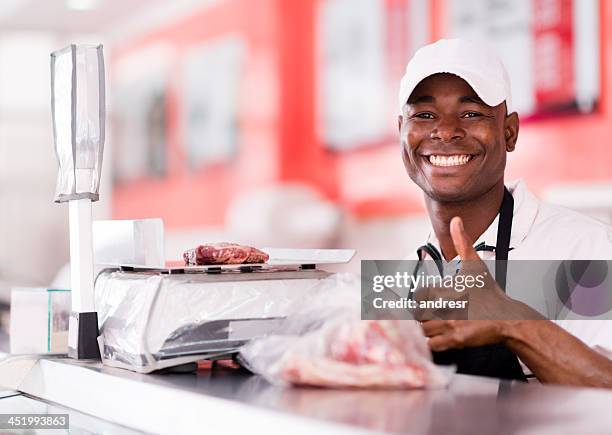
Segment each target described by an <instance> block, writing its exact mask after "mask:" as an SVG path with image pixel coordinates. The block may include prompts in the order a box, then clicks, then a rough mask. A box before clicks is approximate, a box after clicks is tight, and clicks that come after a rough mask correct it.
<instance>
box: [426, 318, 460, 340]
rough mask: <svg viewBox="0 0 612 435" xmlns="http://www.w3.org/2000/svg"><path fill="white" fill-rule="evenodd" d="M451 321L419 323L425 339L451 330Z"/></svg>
mask: <svg viewBox="0 0 612 435" xmlns="http://www.w3.org/2000/svg"><path fill="white" fill-rule="evenodd" d="M452 324H453V322H452V320H450V321H449V320H428V321H426V322H423V323H421V328H423V334H425V337H433V336H434V335H438V334H442V333H444V332H446V331H449V330H450V329H452Z"/></svg>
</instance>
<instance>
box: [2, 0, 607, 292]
mask: <svg viewBox="0 0 612 435" xmlns="http://www.w3.org/2000/svg"><path fill="white" fill-rule="evenodd" d="M611 24H612V3H611V2H608V1H605V0H600V1H598V0H469V1H465V0H199V1H196V0H173V1H167V0H2V1H1V2H0V210H1V211H2V212H1V213H0V289H3V290H5V291H4V292H3V293H4V294H8V292H7V291H6V290H7V289H8V288H10V287H11V286H15V285H23V286H26V285H27V286H50V285H58V286H61V285H67V284H66V281H65V279H64V278H62V276H63V277H65V276H66V274H65V269H64V274H63V275H62V273H60V270H61V269H62V267H63V266H64V265H65V264H66V263H67V262H68V257H69V254H68V252H69V251H68V249H69V243H68V208H67V206H66V204H63V205H58V204H54V203H53V197H54V189H55V181H56V175H57V163H56V160H55V155H54V151H53V135H52V126H51V111H50V74H49V54H50V53H51V52H52V51H54V50H57V49H59V48H62V47H64V46H66V45H68V44H70V43H102V44H104V50H105V57H106V81H107V93H108V94H107V95H108V99H107V108H108V121H107V140H106V146H105V155H104V165H103V174H102V185H101V189H100V196H101V201H99V202H97V203H95V204H94V215H95V217H96V218H99V219H110V218H112V219H136V218H147V217H161V218H163V219H164V223H165V229H166V257H167V258H168V259H178V258H180V255H181V253H182V251H183V250H185V249H187V248H190V247H193V246H194V245H196V244H198V243H202V242H211V241H237V242H243V243H249V244H252V245H255V246H276V247H346V248H354V249H357V250H358V255H357V257H356V259H355V260H354V261H353V262H351V264H349V265H347V266H346V267H345V269H349V270H353V271H357V270H359V262H358V260H359V259H361V258H376V259H390V258H402V257H404V256H406V255H407V254H408V253H410V252H412V250H414V248H415V247H416V246H418V245H419V244H420V242H422V241H423V240H424V238H425V237H426V234H427V228H428V225H427V218H426V216H425V214H424V208H423V200H422V196H421V194H420V191H419V190H418V188H416V186H414V185H413V184H412V183H411V181H410V179H409V178H408V176H407V175H406V173H405V171H404V168H403V165H402V160H401V157H400V153H399V139H398V135H397V108H396V106H397V103H396V93H397V89H398V84H399V79H400V77H401V75H402V73H403V70H404V68H405V65H406V62H407V61H408V59H409V58H410V56H411V55H412V53H413V52H414V51H415V50H416V49H417V48H418V47H419V46H421V45H423V44H426V43H428V42H432V41H434V40H436V39H438V38H441V37H446V36H466V37H471V38H479V39H483V40H486V41H487V42H489V43H490V44H492V45H493V46H494V47H496V48H497V49H498V51H499V53H500V54H501V55H502V57H503V59H504V61H505V63H506V65H507V67H508V69H509V71H510V74H511V78H512V82H513V87H514V88H513V93H514V95H513V99H514V101H515V102H516V104H515V107H516V108H517V110H518V112H519V115H520V116H521V121H522V123H521V131H520V135H519V142H518V145H517V149H516V152H514V153H513V154H511V155H510V157H509V164H508V165H509V167H508V172H507V179H508V180H513V179H517V178H523V179H524V180H525V181H526V182H527V184H528V185H529V186H530V188H531V189H532V190H533V191H534V192H536V193H537V194H538V195H539V196H541V197H543V198H545V199H547V200H549V201H552V202H556V203H559V204H562V205H565V206H567V207H571V208H574V209H577V210H580V211H582V212H584V213H588V214H590V215H592V216H594V217H596V218H598V219H601V220H604V221H608V222H612V146H611V145H610V137H611V136H612V108H611V105H610V104H611V103H612V89H611V88H610V87H609V81H608V78H609V77H610V76H611V74H612V25H611ZM608 94H610V95H608ZM58 274H59V275H58Z"/></svg>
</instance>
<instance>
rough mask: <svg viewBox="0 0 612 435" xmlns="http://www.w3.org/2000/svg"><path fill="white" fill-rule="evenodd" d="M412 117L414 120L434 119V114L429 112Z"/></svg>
mask: <svg viewBox="0 0 612 435" xmlns="http://www.w3.org/2000/svg"><path fill="white" fill-rule="evenodd" d="M412 117H413V118H421V119H434V116H433V114H432V113H429V112H421V113H416V114H415V115H413V116H412Z"/></svg>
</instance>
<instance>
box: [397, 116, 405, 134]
mask: <svg viewBox="0 0 612 435" xmlns="http://www.w3.org/2000/svg"><path fill="white" fill-rule="evenodd" d="M402 121H404V117H403V116H402V115H398V116H397V129H398V130H399V131H400V132H401V131H402Z"/></svg>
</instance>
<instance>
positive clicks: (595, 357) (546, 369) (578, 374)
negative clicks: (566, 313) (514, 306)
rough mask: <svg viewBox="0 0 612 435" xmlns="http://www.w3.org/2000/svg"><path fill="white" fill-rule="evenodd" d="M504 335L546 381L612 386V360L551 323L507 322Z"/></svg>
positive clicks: (530, 366)
mask: <svg viewBox="0 0 612 435" xmlns="http://www.w3.org/2000/svg"><path fill="white" fill-rule="evenodd" d="M502 334H503V336H504V343H505V344H506V346H508V348H509V349H510V350H512V351H513V352H514V353H515V354H516V355H517V356H518V357H519V358H520V359H521V360H522V361H523V362H524V363H525V364H526V365H527V367H529V368H530V369H531V371H532V372H533V373H534V375H536V377H537V378H538V379H539V380H540V381H542V382H548V383H555V384H565V385H582V386H593V387H612V361H611V360H609V359H608V358H606V357H605V356H603V355H600V354H599V353H597V352H595V351H594V350H592V349H591V348H589V347H588V346H587V345H586V344H584V343H583V342H582V341H580V340H579V339H577V338H576V337H574V336H573V335H571V334H569V333H568V332H566V331H565V330H563V329H562V328H560V327H559V326H557V325H555V324H554V323H553V322H551V321H549V320H516V321H505V322H504V324H503V332H502Z"/></svg>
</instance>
